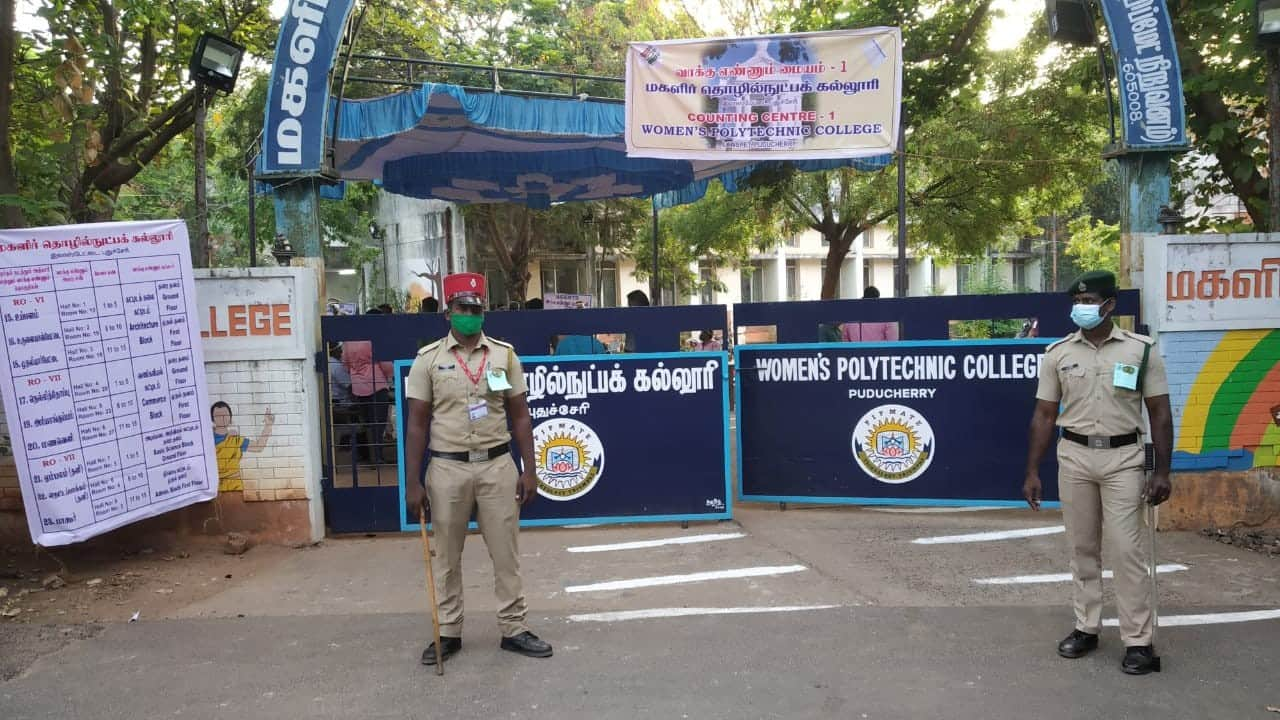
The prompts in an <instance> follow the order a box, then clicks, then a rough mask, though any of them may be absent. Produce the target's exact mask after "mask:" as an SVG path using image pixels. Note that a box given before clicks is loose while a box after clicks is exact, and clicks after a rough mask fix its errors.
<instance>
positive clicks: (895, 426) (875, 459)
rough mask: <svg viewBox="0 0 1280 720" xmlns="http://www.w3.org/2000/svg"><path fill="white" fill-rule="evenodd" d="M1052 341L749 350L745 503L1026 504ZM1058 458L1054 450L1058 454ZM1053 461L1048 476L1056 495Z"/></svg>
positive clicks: (743, 370) (744, 390) (744, 376)
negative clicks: (1043, 365) (1031, 439)
mask: <svg viewBox="0 0 1280 720" xmlns="http://www.w3.org/2000/svg"><path fill="white" fill-rule="evenodd" d="M1046 345H1047V341H1044V340H1039V339H1035V340H1004V341H999V340H997V341H976V342H964V341H937V342H904V343H878V344H866V345H861V344H829V345H780V346H746V347H741V348H739V351H738V360H737V367H738V370H739V372H738V389H739V393H740V395H739V402H738V406H737V407H738V427H739V433H740V436H739V442H738V447H739V448H741V450H740V457H741V473H742V480H741V481H742V497H743V498H744V499H756V500H770V501H793V502H805V501H815V502H872V503H874V502H901V503H906V504H912V503H918V504H928V503H930V502H946V503H964V502H973V501H979V502H982V503H984V504H990V503H1016V502H1020V498H1021V497H1022V482H1023V478H1024V474H1025V472H1024V471H1025V467H1026V457H1027V438H1028V436H1027V428H1028V425H1029V423H1030V419H1031V414H1032V411H1033V410H1034V408H1035V403H1036V400H1035V394H1036V384H1037V378H1038V377H1039V376H1038V369H1039V366H1040V361H1041V358H1042V356H1043V353H1044V348H1045V346H1046ZM1050 455H1052V453H1050ZM1052 464H1053V463H1052V458H1049V459H1047V460H1046V464H1045V466H1044V467H1043V468H1042V470H1041V474H1042V476H1043V477H1044V480H1045V497H1046V499H1047V500H1049V501H1056V500H1057V489H1056V485H1055V483H1054V482H1053V477H1054V475H1055V474H1056V473H1055V472H1054V470H1053V468H1052V467H1051V466H1052Z"/></svg>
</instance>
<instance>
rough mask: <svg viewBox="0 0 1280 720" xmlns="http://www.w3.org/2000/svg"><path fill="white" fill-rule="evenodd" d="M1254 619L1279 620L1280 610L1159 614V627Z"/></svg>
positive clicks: (1112, 624) (1107, 622) (1113, 622)
mask: <svg viewBox="0 0 1280 720" xmlns="http://www.w3.org/2000/svg"><path fill="white" fill-rule="evenodd" d="M1254 620H1280V610H1249V611H1246V612H1229V613H1206V614H1203V615H1161V616H1160V627H1161V628H1166V627H1178V626H1183V625H1219V624H1222V623H1241V622H1252V621H1254ZM1102 624H1103V625H1105V626H1106V627H1119V625H1120V621H1119V620H1117V619H1116V618H1108V619H1106V620H1103V621H1102Z"/></svg>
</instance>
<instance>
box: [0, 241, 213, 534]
mask: <svg viewBox="0 0 1280 720" xmlns="http://www.w3.org/2000/svg"><path fill="white" fill-rule="evenodd" d="M0 336H2V337H3V342H0V362H2V363H3V364H4V367H5V369H6V370H7V375H8V381H7V382H4V383H0V386H2V387H3V394H4V409H5V418H6V420H7V422H8V425H9V435H10V441H11V444H12V447H13V454H14V459H15V461H16V465H17V468H18V480H19V484H20V486H21V488H22V500H23V504H24V506H25V508H26V512H27V522H28V525H29V526H30V528H31V537H32V539H33V540H34V541H35V542H37V543H39V544H41V545H46V546H51V545H66V544H68V543H73V542H79V541H81V540H85V539H87V538H90V537H93V536H94V535H98V534H101V533H103V532H106V531H108V530H111V529H114V528H118V527H120V526H122V525H125V524H128V523H131V522H134V521H136V520H141V519H143V518H147V517H152V516H154V515H159V514H161V513H164V512H166V511H169V510H173V509H175V508H179V507H183V506H185V505H190V504H192V503H195V502H199V501H202V500H210V499H212V498H213V497H214V496H215V495H216V494H217V477H218V476H217V473H216V471H215V469H214V467H215V466H214V452H213V444H212V441H213V429H212V424H211V421H210V418H209V415H208V413H207V408H208V407H209V400H208V397H207V394H206V389H205V378H204V355H203V351H202V348H201V346H200V335H199V321H198V320H197V314H196V304H195V282H194V279H193V277H192V270H191V254H190V248H189V245H188V242H187V230H186V226H185V225H184V224H183V223H182V222H181V221H163V222H138V223H103V224H97V225H68V226H62V227H46V228H33V229H28V230H2V231H0Z"/></svg>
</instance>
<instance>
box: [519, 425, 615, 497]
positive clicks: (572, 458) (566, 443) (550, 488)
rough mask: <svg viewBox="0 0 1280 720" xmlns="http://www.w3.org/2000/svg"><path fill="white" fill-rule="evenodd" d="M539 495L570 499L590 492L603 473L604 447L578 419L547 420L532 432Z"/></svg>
mask: <svg viewBox="0 0 1280 720" xmlns="http://www.w3.org/2000/svg"><path fill="white" fill-rule="evenodd" d="M533 454H534V458H535V460H536V461H537V465H538V468H537V472H538V494H539V495H541V496H543V497H545V498H548V499H550V500H573V499H574V498H580V497H582V496H583V495H586V494H587V493H589V492H591V488H593V487H595V484H596V482H598V481H599V480H600V475H601V474H602V473H603V472H604V446H603V445H601V444H600V438H599V437H598V436H597V435H596V433H595V431H594V430H592V429H591V428H589V427H587V426H586V425H585V424H584V423H581V422H578V421H577V420H548V421H547V422H544V423H542V424H541V425H539V426H538V427H536V428H534V429H533Z"/></svg>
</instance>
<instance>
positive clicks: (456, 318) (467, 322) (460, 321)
mask: <svg viewBox="0 0 1280 720" xmlns="http://www.w3.org/2000/svg"><path fill="white" fill-rule="evenodd" d="M449 325H450V327H452V328H453V329H454V330H457V331H458V334H459V335H462V336H464V337H466V336H470V335H475V334H476V333H478V332H480V328H481V327H483V326H484V315H463V314H461V313H452V314H451V315H449Z"/></svg>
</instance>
